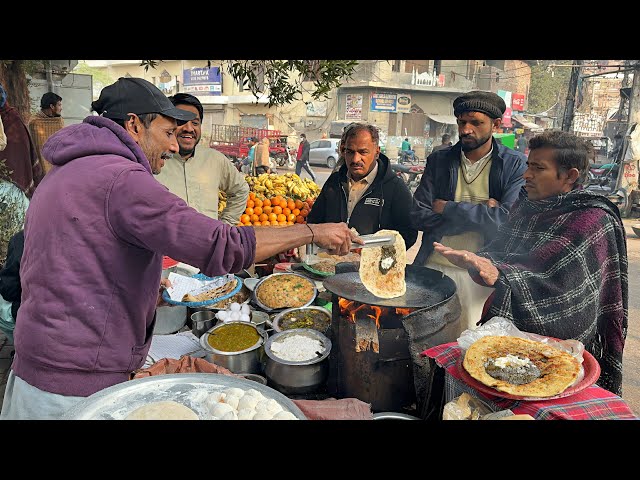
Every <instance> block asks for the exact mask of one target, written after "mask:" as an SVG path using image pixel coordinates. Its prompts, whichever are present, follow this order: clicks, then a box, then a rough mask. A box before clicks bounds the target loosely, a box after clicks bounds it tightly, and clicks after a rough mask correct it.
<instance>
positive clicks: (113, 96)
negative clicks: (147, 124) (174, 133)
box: [91, 77, 197, 122]
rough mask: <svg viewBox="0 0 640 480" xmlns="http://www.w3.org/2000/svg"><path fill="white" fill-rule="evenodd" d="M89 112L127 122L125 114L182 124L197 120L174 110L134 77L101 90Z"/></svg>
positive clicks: (158, 93) (156, 91) (157, 92)
mask: <svg viewBox="0 0 640 480" xmlns="http://www.w3.org/2000/svg"><path fill="white" fill-rule="evenodd" d="M91 109H92V110H94V111H95V112H97V113H98V115H102V116H103V117H106V118H111V119H113V120H126V119H127V114H128V113H135V114H136V115H142V114H145V113H159V114H161V115H165V116H167V117H171V118H175V119H176V120H180V121H183V122H188V121H190V120H193V119H195V118H196V116H197V115H196V114H195V113H193V112H189V111H187V110H183V109H181V108H176V107H175V106H174V105H173V103H171V100H169V99H168V98H167V97H166V95H165V94H164V93H162V92H161V91H160V90H159V89H158V87H156V86H155V85H154V84H153V83H151V82H149V81H147V80H145V79H143V78H134V77H120V78H119V79H118V81H117V82H115V83H113V84H111V85H107V86H106V87H104V88H103V89H102V91H101V92H100V97H99V98H98V100H96V101H95V102H91Z"/></svg>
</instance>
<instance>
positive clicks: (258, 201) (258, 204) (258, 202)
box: [253, 197, 262, 208]
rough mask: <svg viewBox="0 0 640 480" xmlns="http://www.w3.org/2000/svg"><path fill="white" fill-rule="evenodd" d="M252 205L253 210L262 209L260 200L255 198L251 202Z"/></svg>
mask: <svg viewBox="0 0 640 480" xmlns="http://www.w3.org/2000/svg"><path fill="white" fill-rule="evenodd" d="M253 203H254V205H253V206H254V208H255V207H262V200H260V199H259V198H258V197H256V198H255V199H254V200H253Z"/></svg>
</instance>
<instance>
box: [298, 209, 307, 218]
mask: <svg viewBox="0 0 640 480" xmlns="http://www.w3.org/2000/svg"><path fill="white" fill-rule="evenodd" d="M300 215H301V216H302V217H306V216H307V215H309V210H307V209H306V208H303V209H302V210H300Z"/></svg>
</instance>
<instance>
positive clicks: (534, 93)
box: [527, 60, 573, 115]
mask: <svg viewBox="0 0 640 480" xmlns="http://www.w3.org/2000/svg"><path fill="white" fill-rule="evenodd" d="M572 63H573V60H538V61H537V64H534V65H532V66H531V88H530V89H529V103H528V107H527V111H528V112H530V113H540V112H546V111H548V110H549V109H550V108H552V107H553V106H554V105H555V104H556V102H559V103H560V107H559V110H558V111H561V110H564V104H565V100H566V96H567V89H568V88H569V78H570V77H571V68H569V67H551V66H550V65H559V64H562V65H570V64H572ZM554 113H555V112H554V110H551V111H550V112H549V115H554Z"/></svg>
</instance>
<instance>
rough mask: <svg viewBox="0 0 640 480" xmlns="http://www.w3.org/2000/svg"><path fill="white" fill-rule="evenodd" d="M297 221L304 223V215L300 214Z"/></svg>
mask: <svg viewBox="0 0 640 480" xmlns="http://www.w3.org/2000/svg"><path fill="white" fill-rule="evenodd" d="M296 223H304V217H303V216H302V215H298V216H297V217H296Z"/></svg>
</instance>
